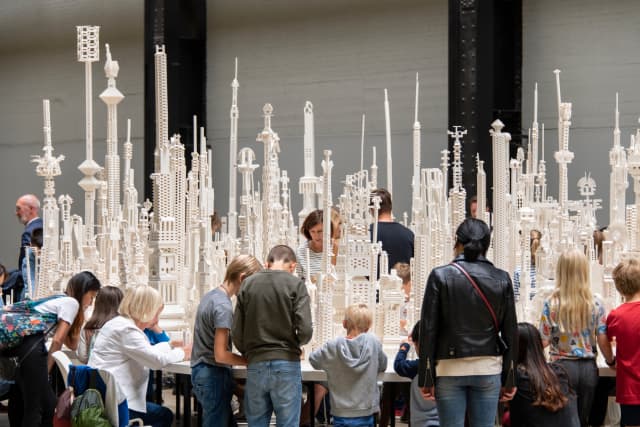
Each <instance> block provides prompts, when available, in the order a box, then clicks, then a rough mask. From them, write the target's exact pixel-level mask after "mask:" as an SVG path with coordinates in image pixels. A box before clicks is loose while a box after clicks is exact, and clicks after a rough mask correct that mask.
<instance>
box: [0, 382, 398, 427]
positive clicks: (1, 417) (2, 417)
mask: <svg viewBox="0 0 640 427" xmlns="http://www.w3.org/2000/svg"><path fill="white" fill-rule="evenodd" d="M162 396H163V398H164V402H165V405H166V406H167V407H169V408H170V409H171V410H172V411H174V412H175V406H176V398H175V395H174V394H173V390H171V389H167V390H164V391H163V393H162ZM2 403H3V404H5V405H6V403H7V402H6V401H4V402H2ZM180 425H181V424H180V422H178V421H176V422H174V426H180ZM191 425H192V426H193V427H195V426H196V419H195V417H193V418H192V423H191ZM238 425H239V426H246V425H247V424H246V423H239V424H238ZM272 425H275V423H273V422H272ZM324 425H326V424H319V423H316V426H324ZM406 425H407V424H405V423H402V422H400V417H397V418H396V426H398V427H403V426H406ZM0 427H9V419H8V417H7V414H6V412H0Z"/></svg>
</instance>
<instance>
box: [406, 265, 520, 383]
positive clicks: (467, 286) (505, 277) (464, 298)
mask: <svg viewBox="0 0 640 427" xmlns="http://www.w3.org/2000/svg"><path fill="white" fill-rule="evenodd" d="M454 262H456V263H457V264H459V265H460V266H461V267H463V268H464V269H465V270H466V271H467V273H469V275H470V276H471V277H472V278H473V279H474V280H475V281H476V283H477V285H478V287H480V289H482V291H483V292H484V295H485V297H486V298H487V300H488V301H489V303H490V304H491V306H492V308H493V311H494V312H495V314H496V317H497V320H498V325H499V326H500V331H501V336H502V339H503V341H504V342H505V343H506V345H507V347H508V348H507V350H506V351H505V352H504V354H503V358H502V384H503V386H504V385H508V386H511V384H510V383H511V381H513V376H514V374H515V373H514V366H515V363H516V362H515V358H516V357H517V355H518V349H517V345H518V337H517V333H518V329H517V321H516V309H515V302H514V298H513V287H512V285H511V278H510V277H509V274H507V272H505V271H504V270H500V269H498V268H496V267H494V265H493V264H492V263H491V262H489V261H488V260H487V259H486V258H484V257H482V256H480V257H478V259H477V260H475V261H473V262H468V261H465V259H464V255H459V256H458V257H456V259H455V260H454ZM421 320H422V322H421V328H420V365H419V370H418V374H419V380H418V381H419V384H420V386H424V387H431V386H433V385H434V383H435V377H436V375H435V372H436V369H435V361H437V360H441V359H458V358H463V357H473V356H498V355H500V351H499V349H498V344H497V341H498V340H497V336H496V331H495V327H494V323H493V318H492V317H491V314H490V313H489V310H488V309H487V306H486V305H485V304H484V302H483V301H482V298H481V297H480V296H479V295H478V293H477V292H476V290H475V289H474V287H473V285H472V284H471V283H470V282H469V280H468V279H467V278H466V277H465V276H464V274H463V273H462V272H461V271H459V270H458V269H457V268H456V267H454V266H453V265H445V266H441V267H438V268H435V269H433V270H432V271H431V274H430V275H429V279H428V280H427V287H426V290H425V294H424V300H423V302H422V315H421Z"/></svg>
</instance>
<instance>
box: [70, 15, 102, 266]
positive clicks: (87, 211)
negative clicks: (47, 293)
mask: <svg viewBox="0 0 640 427" xmlns="http://www.w3.org/2000/svg"><path fill="white" fill-rule="evenodd" d="M76 29H77V33H78V36H77V48H78V49H77V50H78V62H84V76H85V112H86V113H85V124H86V128H85V145H86V148H85V150H86V158H85V160H84V161H83V162H82V163H81V164H80V165H79V166H78V169H79V170H80V172H82V173H83V174H84V177H83V178H82V179H81V180H80V182H79V183H78V185H79V186H80V187H81V188H82V189H83V190H84V246H83V248H82V252H83V254H82V259H83V263H82V264H83V266H82V267H83V268H89V267H91V266H92V265H93V263H95V262H97V261H98V260H97V258H96V257H97V253H96V246H95V234H94V233H95V231H94V217H95V198H96V189H97V188H98V187H99V186H100V181H98V180H97V179H96V177H95V175H96V174H97V173H98V171H100V169H101V167H100V165H98V164H97V163H96V162H95V161H94V160H93V83H92V74H91V64H92V63H93V62H97V61H99V60H100V42H99V31H100V27H97V26H90V25H84V26H78V27H76Z"/></svg>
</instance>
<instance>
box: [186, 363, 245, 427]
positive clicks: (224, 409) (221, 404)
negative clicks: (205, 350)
mask: <svg viewBox="0 0 640 427" xmlns="http://www.w3.org/2000/svg"><path fill="white" fill-rule="evenodd" d="M191 383H192V384H193V393H194V394H195V395H196V399H198V402H200V405H202V425H203V427H216V426H222V427H227V426H232V427H235V426H237V425H238V424H237V423H236V421H235V418H234V417H233V413H232V410H231V397H232V396H233V388H234V382H233V378H232V377H231V369H229V368H224V367H222V366H215V365H209V364H207V363H198V364H197V365H196V366H194V367H193V368H191Z"/></svg>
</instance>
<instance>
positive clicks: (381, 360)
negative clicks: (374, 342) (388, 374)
mask: <svg viewBox="0 0 640 427" xmlns="http://www.w3.org/2000/svg"><path fill="white" fill-rule="evenodd" d="M386 370H387V355H386V354H384V351H382V343H380V341H378V372H384V371H386Z"/></svg>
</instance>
